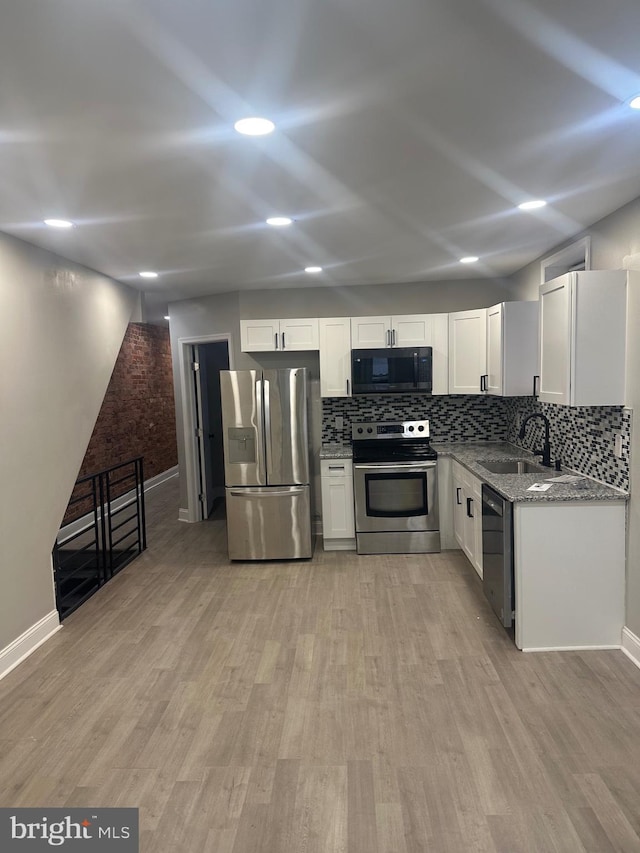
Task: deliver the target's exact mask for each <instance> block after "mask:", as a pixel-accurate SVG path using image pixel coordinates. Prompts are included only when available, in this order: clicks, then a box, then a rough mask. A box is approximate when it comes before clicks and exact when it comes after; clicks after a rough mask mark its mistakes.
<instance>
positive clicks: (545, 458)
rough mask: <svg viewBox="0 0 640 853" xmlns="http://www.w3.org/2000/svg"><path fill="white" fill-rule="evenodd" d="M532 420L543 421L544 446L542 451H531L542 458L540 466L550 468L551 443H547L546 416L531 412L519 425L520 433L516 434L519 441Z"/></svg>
mask: <svg viewBox="0 0 640 853" xmlns="http://www.w3.org/2000/svg"><path fill="white" fill-rule="evenodd" d="M533 418H541V419H542V420H543V421H544V444H543V445H542V450H534V451H532V452H533V453H534V454H535V455H536V456H541V457H542V460H541V461H542V464H543V465H544V466H545V467H547V468H551V443H550V441H549V419H548V418H547V416H546V415H543V414H542V412H533V413H532V414H530V415H527V417H526V418H525V419H524V420H523V421H522V423H521V424H520V432H519V433H518V437H519V438H520V440H522V439H523V438H524V434H525V430H526V426H527V424H528V423H529V421H530V420H533Z"/></svg>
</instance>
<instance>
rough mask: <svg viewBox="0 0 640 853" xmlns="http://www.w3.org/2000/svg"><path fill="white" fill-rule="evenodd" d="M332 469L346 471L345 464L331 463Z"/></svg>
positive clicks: (330, 468)
mask: <svg viewBox="0 0 640 853" xmlns="http://www.w3.org/2000/svg"><path fill="white" fill-rule="evenodd" d="M329 470H330V471H344V465H329Z"/></svg>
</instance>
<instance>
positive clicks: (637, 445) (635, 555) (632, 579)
mask: <svg viewBox="0 0 640 853" xmlns="http://www.w3.org/2000/svg"><path fill="white" fill-rule="evenodd" d="M638 234H639V238H638V239H640V229H639V231H638ZM639 322H640V272H631V273H630V274H629V314H628V320H627V376H626V403H627V406H629V407H630V408H631V409H632V410H633V411H634V412H636V413H637V412H639V411H640V334H638V323H639ZM638 417H640V415H638V414H636V415H635V418H636V422H635V429H634V427H633V421H632V428H631V466H630V478H631V490H632V491H631V500H630V501H629V507H628V510H627V599H626V601H627V611H626V620H625V621H626V625H627V627H628V628H629V629H630V630H631V631H633V633H634V634H636V636H640V494H638V484H640V424H639V423H638V421H637V418H638Z"/></svg>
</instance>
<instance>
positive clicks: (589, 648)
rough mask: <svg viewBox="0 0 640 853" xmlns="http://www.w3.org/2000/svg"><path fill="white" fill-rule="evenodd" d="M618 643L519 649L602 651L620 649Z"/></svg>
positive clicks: (525, 650)
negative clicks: (614, 644)
mask: <svg viewBox="0 0 640 853" xmlns="http://www.w3.org/2000/svg"><path fill="white" fill-rule="evenodd" d="M620 648H621V647H620V645H617V646H608V645H603V646H543V647H541V648H539V649H538V648H533V649H520V651H522V652H602V651H611V650H613V649H620Z"/></svg>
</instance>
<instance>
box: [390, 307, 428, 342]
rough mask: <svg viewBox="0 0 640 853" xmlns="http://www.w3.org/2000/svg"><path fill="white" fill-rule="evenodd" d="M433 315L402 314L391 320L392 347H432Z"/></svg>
mask: <svg viewBox="0 0 640 853" xmlns="http://www.w3.org/2000/svg"><path fill="white" fill-rule="evenodd" d="M432 337H433V322H432V318H431V314H402V315H398V316H394V317H392V318H391V345H392V346H394V347H426V346H431V339H432Z"/></svg>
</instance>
